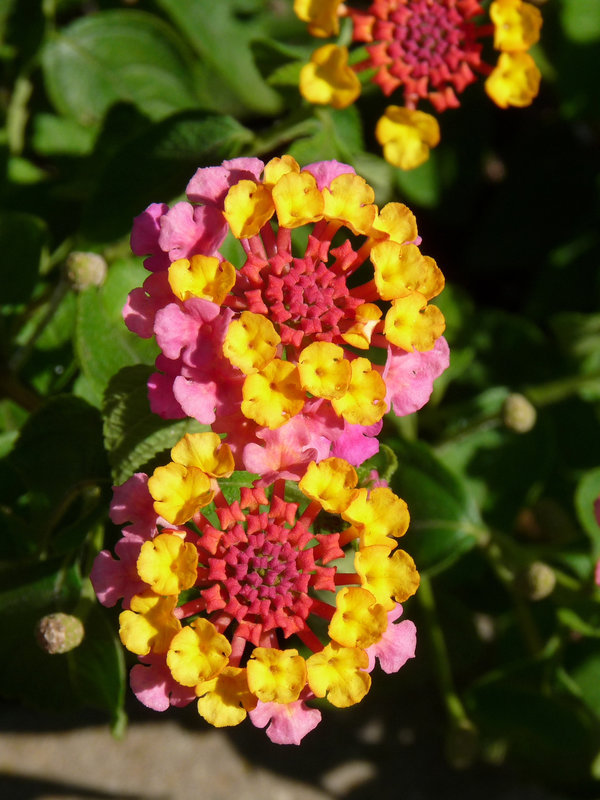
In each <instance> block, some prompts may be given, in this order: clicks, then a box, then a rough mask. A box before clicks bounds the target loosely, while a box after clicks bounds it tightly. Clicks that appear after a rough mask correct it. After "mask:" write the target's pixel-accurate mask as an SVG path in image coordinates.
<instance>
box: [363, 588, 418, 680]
mask: <svg viewBox="0 0 600 800" xmlns="http://www.w3.org/2000/svg"><path fill="white" fill-rule="evenodd" d="M401 614H402V606H401V605H400V604H398V605H397V606H396V608H394V609H393V610H392V611H390V612H389V613H388V626H387V629H386V630H385V632H384V634H383V636H382V637H381V639H380V640H379V641H378V642H375V644H372V645H371V646H370V647H368V648H367V654H368V656H369V667H368V672H371V670H372V669H373V668H374V666H375V659H376V658H378V659H379V665H380V667H381V669H382V670H383V671H384V672H387V673H388V674H391V673H393V672H397V671H398V670H399V669H400V668H401V667H403V666H404V664H406V662H407V661H408V659H409V658H414V656H415V649H416V646H417V629H416V626H415V624H414V622H411V621H410V620H403V621H402V622H398V623H396V624H392V623H393V622H394V620H396V619H398V617H399V616H401Z"/></svg>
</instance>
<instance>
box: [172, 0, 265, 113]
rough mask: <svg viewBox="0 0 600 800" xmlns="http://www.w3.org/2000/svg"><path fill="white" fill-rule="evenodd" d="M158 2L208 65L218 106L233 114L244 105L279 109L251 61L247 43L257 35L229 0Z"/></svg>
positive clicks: (254, 108) (257, 109)
mask: <svg viewBox="0 0 600 800" xmlns="http://www.w3.org/2000/svg"><path fill="white" fill-rule="evenodd" d="M158 5H159V6H160V7H161V8H162V9H163V10H164V11H165V12H166V13H167V14H168V15H169V16H170V17H171V19H172V20H173V22H174V23H175V24H176V25H177V26H178V27H179V29H180V31H181V33H182V35H183V36H184V37H186V38H187V39H188V41H189V42H190V43H191V45H192V47H193V48H194V49H195V50H196V52H197V53H198V55H199V56H200V59H201V60H202V63H203V64H205V65H207V66H208V68H209V70H210V72H211V73H212V77H211V88H212V91H213V95H214V96H215V97H218V98H219V106H218V108H219V109H220V110H225V111H227V112H229V113H235V114H238V112H239V111H240V110H243V109H246V110H249V111H253V112H258V113H260V114H276V113H277V112H278V111H279V110H280V108H281V99H280V97H279V96H278V94H277V93H276V92H275V91H274V90H273V89H272V88H271V87H270V86H268V85H267V83H266V82H265V80H264V79H263V78H262V76H261V74H260V72H259V71H258V69H257V67H256V64H255V62H254V57H253V54H252V50H251V47H250V43H251V41H252V38H253V37H254V36H255V35H256V32H255V30H254V29H253V25H252V23H251V21H250V20H244V21H243V22H241V21H239V20H238V19H236V16H235V14H234V9H233V7H232V4H231V3H230V2H219V3H215V2H213V0H158Z"/></svg>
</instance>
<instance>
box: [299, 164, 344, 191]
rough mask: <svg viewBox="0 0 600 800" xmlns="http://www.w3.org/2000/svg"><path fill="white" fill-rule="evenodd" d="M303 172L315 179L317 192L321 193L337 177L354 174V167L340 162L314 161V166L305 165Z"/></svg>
mask: <svg viewBox="0 0 600 800" xmlns="http://www.w3.org/2000/svg"><path fill="white" fill-rule="evenodd" d="M302 171H303V172H310V174H311V175H312V176H313V177H314V178H315V179H316V181H317V187H318V189H319V191H322V190H323V189H324V187H325V186H329V185H330V184H331V181H332V180H333V179H334V178H337V177H338V175H346V174H347V173H351V174H352V175H355V174H356V170H355V169H354V167H351V166H350V165H349V164H342V163H341V161H334V160H332V161H315V163H314V164H307V166H306V167H304V168H303V170H302Z"/></svg>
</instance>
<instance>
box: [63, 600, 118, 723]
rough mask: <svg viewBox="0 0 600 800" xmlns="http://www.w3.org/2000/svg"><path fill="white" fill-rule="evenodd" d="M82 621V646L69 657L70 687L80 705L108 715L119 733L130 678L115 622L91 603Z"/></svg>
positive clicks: (72, 651)
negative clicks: (83, 630)
mask: <svg viewBox="0 0 600 800" xmlns="http://www.w3.org/2000/svg"><path fill="white" fill-rule="evenodd" d="M83 621H84V626H85V636H84V639H83V642H82V643H81V645H80V646H79V647H76V648H75V649H74V650H71V652H69V653H67V663H68V667H69V676H70V679H71V683H72V685H73V688H74V690H75V694H76V696H77V697H78V698H79V701H80V703H81V705H83V706H89V707H92V708H98V709H100V710H101V711H106V712H108V714H109V715H110V716H111V720H112V725H113V727H114V728H115V729H117V730H118V729H120V728H121V727H122V726H123V722H124V710H123V706H124V703H125V692H126V677H127V673H126V668H125V657H124V654H123V646H122V645H121V642H120V640H119V637H118V636H117V633H116V627H115V624H114V620H113V619H110V618H109V617H108V615H107V613H106V612H105V611H104V609H101V608H100V607H99V606H98V605H97V603H94V602H91V601H90V602H89V608H88V609H87V612H85V613H84V614H83Z"/></svg>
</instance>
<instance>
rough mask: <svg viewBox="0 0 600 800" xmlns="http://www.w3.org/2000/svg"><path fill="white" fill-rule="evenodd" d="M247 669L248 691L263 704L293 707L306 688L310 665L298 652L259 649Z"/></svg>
mask: <svg viewBox="0 0 600 800" xmlns="http://www.w3.org/2000/svg"><path fill="white" fill-rule="evenodd" d="M247 669H248V688H249V689H250V691H251V692H252V693H253V694H255V695H256V696H257V697H258V699H259V700H261V701H262V702H263V703H293V702H294V701H295V700H297V699H298V697H299V696H300V692H301V691H302V690H303V689H304V687H305V685H306V662H305V661H304V659H303V658H302V656H300V655H298V651H297V650H293V649H289V650H278V649H277V648H275V647H255V648H254V650H253V651H252V657H251V658H250V659H249V661H248V665H247Z"/></svg>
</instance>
